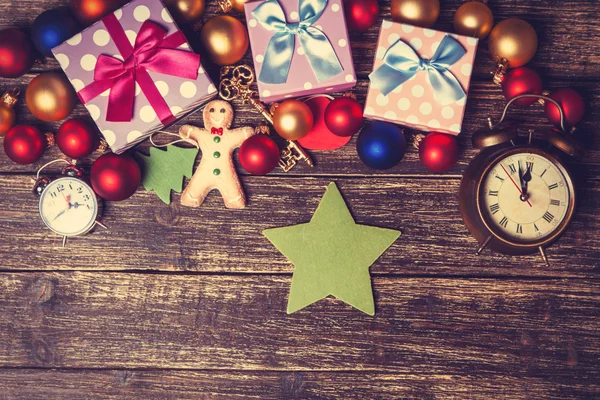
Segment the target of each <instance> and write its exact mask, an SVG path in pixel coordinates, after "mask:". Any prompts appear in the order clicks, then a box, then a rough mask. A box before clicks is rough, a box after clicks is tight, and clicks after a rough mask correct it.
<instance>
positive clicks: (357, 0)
mask: <svg viewBox="0 0 600 400" xmlns="http://www.w3.org/2000/svg"><path fill="white" fill-rule="evenodd" d="M344 12H345V14H346V24H347V25H348V28H350V29H351V30H359V31H366V30H367V29H369V28H370V27H372V26H373V25H375V22H377V18H378V17H379V4H378V3H377V0H344Z"/></svg>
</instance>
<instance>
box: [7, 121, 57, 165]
mask: <svg viewBox="0 0 600 400" xmlns="http://www.w3.org/2000/svg"><path fill="white" fill-rule="evenodd" d="M46 143H47V142H46V135H44V134H43V133H42V132H41V131H40V130H39V129H38V128H36V127H35V126H31V125H16V126H14V127H12V129H11V130H9V131H8V133H7V134H6V136H5V137H4V152H5V153H6V155H7V156H8V158H10V159H11V160H12V161H14V162H16V163H17V164H32V163H34V162H36V161H37V160H39V159H40V158H41V157H42V155H43V154H44V151H45V150H46Z"/></svg>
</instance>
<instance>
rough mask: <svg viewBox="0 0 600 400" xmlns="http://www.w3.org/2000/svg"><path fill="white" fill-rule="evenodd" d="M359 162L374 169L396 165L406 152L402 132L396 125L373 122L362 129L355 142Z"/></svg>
mask: <svg viewBox="0 0 600 400" xmlns="http://www.w3.org/2000/svg"><path fill="white" fill-rule="evenodd" d="M356 151H357V152H358V156H359V157H360V160H361V161H362V162H363V163H365V164H366V165H367V166H369V167H371V168H375V169H388V168H392V167H393V166H394V165H396V164H398V162H400V160H402V157H404V153H405V151H406V140H405V139H404V132H402V129H400V128H399V127H397V126H396V125H392V124H389V123H387V122H375V123H372V124H369V125H367V126H365V127H364V128H363V130H362V131H361V132H360V135H359V136H358V140H357V141H356Z"/></svg>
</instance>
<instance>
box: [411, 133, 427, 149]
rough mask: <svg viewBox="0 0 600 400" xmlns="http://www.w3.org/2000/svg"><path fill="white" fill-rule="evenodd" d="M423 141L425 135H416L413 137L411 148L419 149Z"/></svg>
mask: <svg viewBox="0 0 600 400" xmlns="http://www.w3.org/2000/svg"><path fill="white" fill-rule="evenodd" d="M423 139H425V135H424V134H422V133H417V134H416V135H415V136H414V137H413V142H412V145H413V147H414V148H415V149H417V150H419V147H421V142H422V141H423Z"/></svg>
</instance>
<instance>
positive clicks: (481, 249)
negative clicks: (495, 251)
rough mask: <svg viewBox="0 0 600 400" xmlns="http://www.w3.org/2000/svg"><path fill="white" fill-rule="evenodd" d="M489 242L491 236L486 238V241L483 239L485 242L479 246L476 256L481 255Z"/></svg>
mask: <svg viewBox="0 0 600 400" xmlns="http://www.w3.org/2000/svg"><path fill="white" fill-rule="evenodd" d="M490 240H492V235H490V236H488V237H487V239H485V242H483V244H482V245H481V246H479V248H478V249H477V255H479V254H481V252H482V251H483V249H485V246H487V245H488V243H489V242H490Z"/></svg>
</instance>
